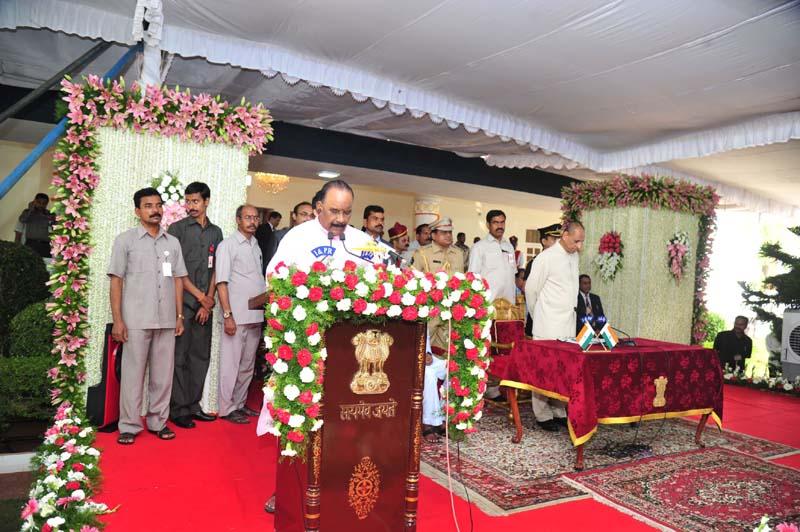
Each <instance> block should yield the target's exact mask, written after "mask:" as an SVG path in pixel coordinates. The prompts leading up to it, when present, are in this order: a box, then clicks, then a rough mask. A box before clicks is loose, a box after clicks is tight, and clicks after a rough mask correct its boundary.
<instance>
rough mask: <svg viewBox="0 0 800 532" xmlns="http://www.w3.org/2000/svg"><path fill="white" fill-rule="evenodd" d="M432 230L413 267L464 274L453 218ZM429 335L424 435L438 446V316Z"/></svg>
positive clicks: (442, 346)
mask: <svg viewBox="0 0 800 532" xmlns="http://www.w3.org/2000/svg"><path fill="white" fill-rule="evenodd" d="M430 229H431V239H432V242H431V243H430V244H427V245H424V246H422V247H420V248H419V249H417V250H416V251H415V252H414V261H413V265H414V268H417V269H419V270H420V271H423V272H425V273H437V272H441V271H443V272H446V273H448V274H453V273H455V272H461V273H464V268H465V263H466V260H465V259H466V257H465V255H464V252H463V251H462V250H461V249H460V248H458V247H457V246H454V245H453V223H452V222H451V221H450V218H440V219H439V220H437V221H435V222H433V223H432V224H431V225H430ZM428 336H429V339H430V342H429V346H428V353H427V354H426V356H425V359H426V360H425V364H426V366H425V381H424V385H423V389H422V435H423V437H424V438H425V440H426V441H427V442H429V443H435V442H437V441H439V436H441V435H443V434H444V416H443V415H442V406H441V398H440V397H439V389H438V381H440V380H444V379H445V377H446V375H447V366H446V363H445V358H446V353H447V324H446V323H444V322H442V320H440V319H439V318H438V317H437V318H433V319H431V320H430V321H428ZM430 345H432V346H434V347H435V348H436V349H435V351H437V352H439V353H442V354H444V357H439V356H438V355H434V354H433V351H434V349H431V348H430ZM439 350H441V351H439Z"/></svg>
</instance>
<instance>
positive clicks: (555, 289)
mask: <svg viewBox="0 0 800 532" xmlns="http://www.w3.org/2000/svg"><path fill="white" fill-rule="evenodd" d="M353 200H354V193H353V190H352V188H351V187H350V186H349V185H348V184H347V183H346V182H344V181H341V180H335V181H329V182H327V183H325V185H324V186H323V187H322V188H321V189H320V191H319V192H317V194H316V195H315V196H314V197H313V198H312V199H311V201H303V202H300V203H298V204H297V205H295V206H294V207H293V208H292V210H291V211H290V220H289V224H288V227H284V228H279V227H280V224H281V220H282V216H281V214H280V213H279V212H276V211H269V212H267V213H266V215H265V216H262V215H261V213H260V211H259V209H257V208H256V207H254V206H252V205H241V206H239V207H238V208H237V209H236V214H235V218H236V226H237V228H236V231H234V232H233V233H232V234H231V235H229V236H227V238H226V237H224V235H223V233H222V230H221V229H220V228H219V227H218V226H217V225H215V224H214V223H212V221H211V220H210V219H209V217H208V214H207V213H208V207H209V203H210V201H211V190H210V189H209V187H208V186H207V185H206V184H204V183H201V182H193V183H191V184H189V185H188V186H187V187H186V189H185V203H186V209H187V212H188V216H187V217H186V218H184V219H182V220H180V221H178V222H175V223H173V224H172V225H171V226H169V228H167V229H166V230H164V229H163V228H162V226H161V220H162V216H163V207H162V200H161V195H160V194H159V192H158V190H156V189H154V188H149V187H148V188H143V189H141V190H138V191H137V192H136V193H135V194H134V196H133V203H134V212H135V214H136V217H137V218H138V219H139V224H138V225H137V226H136V227H134V228H132V229H129V230H127V231H125V232H123V233H121V234H120V235H118V236H117V237H116V239H115V241H114V245H113V249H112V253H111V259H110V262H109V266H108V270H107V273H108V276H109V278H110V294H109V298H110V303H111V311H112V319H113V327H112V336H113V339H114V340H115V341H117V342H119V343H122V344H124V354H123V356H122V375H121V383H120V418H119V424H118V427H119V435H118V438H117V441H118V443H120V444H123V445H130V444H133V443H134V442H135V440H136V437H137V435H138V434H139V433H140V432H142V431H143V430H145V428H146V429H147V430H148V431H150V432H152V433H153V434H155V435H156V436H157V437H158V438H160V439H163V440H170V439H173V438H174V437H175V432H173V430H172V429H171V428H170V426H169V425H168V424H167V421H168V420H170V421H171V422H172V423H173V424H174V425H175V426H177V427H180V428H183V429H191V428H194V427H195V426H196V424H195V422H197V421H200V422H211V421H215V420H216V419H217V418H218V417H219V418H221V419H223V420H226V421H229V422H231V423H235V424H246V423H250V421H251V420H250V418H251V417H255V416H258V415H259V412H257V411H254V410H251V409H250V408H248V407H247V406H246V404H245V402H246V399H247V394H248V390H249V387H250V382H251V380H252V379H253V374H254V366H255V360H256V353H257V350H258V346H259V342H260V341H261V338H262V336H263V326H264V311H263V308H256V309H253V308H251V306H252V305H251V304H250V301H251V300H252V299H253V298H255V297H257V296H261V295H263V293H264V290H265V285H266V278H267V276H268V275H269V274H271V273H272V272H273V271H274V270H275V268H276V266H277V265H278V264H280V263H284V264H286V265H290V266H291V265H296V266H306V267H308V266H310V265H311V263H313V262H314V261H317V260H324V259H326V258H334V259H336V258H347V259H350V260H355V261H356V262H357V263H359V264H363V265H366V264H370V263H373V262H374V261H375V260H377V259H376V257H375V255H374V254H372V253H362V254H361V255H358V256H357V255H355V254H354V253H353V252H352V251H350V250H348V248H347V247H346V246H345V244H344V242H345V240H346V241H347V243H348V245H349V246H351V248H352V249H374V246H379V247H381V249H384V250H385V251H386V253H385V254H384V255H383V259H381V260H384V261H387V262H391V263H393V264H395V265H397V266H400V267H411V268H416V269H418V270H420V271H423V272H426V273H437V272H440V271H444V272H446V273H448V274H453V273H456V272H462V273H463V272H467V271H470V272H474V273H477V274H480V275H481V276H483V277H484V278H485V279H486V280H487V282H488V284H489V287H490V293H491V299H492V301H497V300H498V299H501V298H502V299H504V300H506V301H508V302H509V303H511V304H514V303H516V301H517V299H518V296H520V295H524V300H525V305H526V308H527V314H528V316H527V320H526V326H525V332H526V335H527V336H530V337H532V338H534V339H559V338H566V337H574V336H575V334H576V332H577V331H578V330H579V329H580V328H581V327H582V326H583V325H584V324H585V323H590V324H591V325H593V326H595V327H596V326H597V325H598V323H604V322H605V314H604V310H603V305H602V301H601V300H600V297H599V296H597V295H596V294H593V293H592V292H591V288H592V285H591V278H590V277H589V275H587V274H580V272H579V267H578V264H579V261H578V254H579V252H580V251H581V249H582V247H583V242H584V239H585V231H584V227H583V225H582V224H581V223H580V222H578V221H566V222H565V223H563V224H553V225H550V226H547V227H543V228H540V229H539V231H538V232H539V239H540V243H541V246H542V252H541V253H539V254H538V255H537V256H535V257H533V258H531V259H530V260H529V261H528V262H527V264H526V263H525V262H524V258H523V254H522V253H521V251H520V250H518V249H517V242H516V238H515V237H512V238H509V239H507V238H505V232H506V220H507V218H506V214H505V213H504V212H503V211H502V210H490V211H489V212H488V213H487V215H486V229H487V234H486V235H485V236H484V237H482V238H476V239H475V240H474V241H473V244H472V246H471V247H470V246H467V245H466V234H465V233H463V232H459V233H458V234H457V236H456V239H455V241H454V239H453V230H454V225H453V221H452V220H451V219H450V218H448V217H447V216H441V217H439V218H438V219H436V220H435V221H433V222H431V223H429V224H420V225H418V226H417V227H415V228H414V238H413V239H412V238H411V235H410V234H409V231H408V228H407V227H406V226H404V225H402V224H401V223H399V222H395V223H394V224H393V225H392V226H391V227H389V229H388V231H384V228H385V226H386V219H385V211H384V209H383V208H382V207H381V206H379V205H369V206H367V207H366V208H365V209H364V211H363V224H362V228H361V230H358V229H356V228H355V227H354V226H353V225H352V224H351V217H352V210H353ZM47 203H48V198H47V196H46V195H45V194H38V195H37V196H36V197H35V198H34V200H33V201H32V202H31V203H30V204H29V206H28V208H27V209H25V211H23V213H22V214H21V215H20V217H19V222H20V225H18V228H17V229H18V232H17V237H18V241H21V242H23V243H25V245H28V246H29V247H31V248H32V249H33V250H34V251H35V252H37V253H38V254H40V255H41V256H43V257H48V256H49V244H47V243H48V241H49V228H50V225H51V224H52V223H53V216H52V214H51V213H50V212H49V211H48V210H47ZM384 234H386V236H387V237H388V240H384ZM45 244H47V245H45ZM370 246H372V248H370ZM217 305H219V307H220V310H221V313H222V323H221V335H220V338H221V341H220V355H219V375H218V387H217V400H218V407H217V412H216V413H208V412H204V411H203V409H202V407H201V399H202V395H203V389H204V386H205V379H206V375H207V373H208V367H209V363H210V359H211V340H212V333H213V327H214V326H215V321H214V320H213V319H212V313H213V311H214V309H215V307H216V306H217ZM217 326H219V325H217ZM746 326H747V319H746V318H744V317H742V316H739V317H737V318H736V321H735V325H734V328H733V330H731V331H726V332H724V333H720V335H719V336H718V337H717V341H716V342H715V345H714V347H715V349H717V350H718V352H719V353H720V356H721V358H722V359H723V363H729V364H731V365H735V366H742V365H743V364H744V359H746V358H747V357H748V356H749V355H750V352H751V350H752V343H751V342H750V339H749V338H748V337H747V336H746V335H745V334H744V330H745V328H746ZM448 342H449V337H448V334H447V328H446V324H444V323H442V321H441V320H440V319H438V318H434V319H432V320H430V321H429V323H428V339H427V349H426V351H427V353H426V366H425V377H424V389H423V437H424V438H425V439H426V441H429V442H431V443H435V442H438V441H440V439H441V437H442V435H443V434H444V422H445V419H444V416H443V409H442V399H441V392H440V389H439V382H440V381H443V380H444V378H445V373H446V372H445V368H446V353H447V352H448ZM148 367H149V373H148V372H146V368H148ZM145 386H147V395H148V404H147V407H146V415H145V418H144V423H143V422H142V417H141V415H140V414H141V412H142V409H143V390H144V387H145ZM486 397H487V398H489V399H495V400H503V398H502V396H501V395H500V393H499V389H498V388H497V387H490V388H489V389H488V390H487V392H486ZM532 406H533V412H534V415H535V419H536V421H535V423H536V425H537V426H538V427H540V428H542V429H544V430H547V431H558V430H561V428H562V427H565V426H566V411H565V408H564V406H565V405H564V403H563V402H560V401H557V400H554V399H551V398H548V397H544V396H540V395H539V394H536V393H534V394H533V400H532ZM261 415H264V414H263V412H262V413H261ZM266 508H267V510H268V511H272V510H274V501H273V500H271V501H270V502H269V503H268V504H267V507H266Z"/></svg>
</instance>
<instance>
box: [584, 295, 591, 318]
mask: <svg viewBox="0 0 800 532" xmlns="http://www.w3.org/2000/svg"><path fill="white" fill-rule="evenodd" d="M584 298H585V300H586V314H589V315H591V313H592V302H591V300H590V299H589V295H588V294H587V295H585V296H584Z"/></svg>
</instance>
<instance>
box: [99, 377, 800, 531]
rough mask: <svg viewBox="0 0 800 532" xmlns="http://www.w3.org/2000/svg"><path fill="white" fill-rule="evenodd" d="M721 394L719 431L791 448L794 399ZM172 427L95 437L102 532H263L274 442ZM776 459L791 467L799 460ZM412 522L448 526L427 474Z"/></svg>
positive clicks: (592, 521) (585, 508)
mask: <svg viewBox="0 0 800 532" xmlns="http://www.w3.org/2000/svg"><path fill="white" fill-rule="evenodd" d="M725 394H726V396H725V419H724V422H725V427H726V428H729V429H731V430H736V431H739V432H745V433H747V434H751V435H754V436H758V437H761V438H766V439H771V440H774V441H778V442H781V443H784V444H787V445H792V446H794V447H798V448H800V431H797V429H796V427H798V426H800V400H798V399H795V398H790V397H783V396H778V395H776V394H769V393H766V392H761V391H757V390H750V389H745V388H739V387H733V386H726V387H725ZM793 428H794V429H793ZM175 430H176V432H177V435H178V436H177V438H176V439H175V440H173V441H160V440H158V439H157V438H156V437H155V436H153V435H151V434H142V435H140V436H139V438H137V441H136V444H135V445H133V446H130V447H123V446H120V445H117V444H116V443H115V439H116V433H113V434H100V435H99V437H98V445H99V446H100V447H101V449H102V450H103V451H104V453H103V457H102V462H101V465H102V467H103V477H104V481H103V489H102V493H101V495H100V497H99V499H100V500H101V501H102V502H105V503H107V504H108V505H109V506H111V507H115V506H118V509H117V511H116V512H115V513H114V514H111V515H109V516H107V517H106V518H105V521H106V522H107V523H108V524H109V526H110V528H109V530H111V531H113V532H116V531H128V530H130V531H137V532H138V531H141V530H174V531H183V530H193V531H205V530H208V531H218V530H272V518H271V517H270V516H269V515H267V514H266V513H264V510H263V506H264V502H265V501H266V499H267V498H268V497H269V495H270V494H271V493H272V490H273V487H274V478H275V477H274V463H273V462H272V460H273V457H274V455H275V452H274V450H273V449H272V446H273V445H274V443H273V440H272V439H271V438H257V437H256V436H255V434H254V425H253V424H251V425H244V426H239V425H233V424H231V423H228V422H225V421H215V422H213V423H198V428H196V429H193V430H181V429H178V428H176V429H175ZM601 430H602V427H601ZM775 462H776V463H780V464H783V465H788V466H794V467H798V468H800V455H793V456H789V457H786V458H780V459H776V460H775ZM455 502H456V511H457V514H458V516H459V522H460V526H461V530H462V531H467V530H469V512H468V507H467V504H466V502H465V501H462V500H460V499H459V498H458V497H456V498H455ZM472 516H473V528H474V530H503V531H513V530H526V531H527V530H531V529H532V528H534V529H536V530H547V531H549V530H581V529H585V530H615V531H625V530H648V529H650V528H649V527H648V526H647V525H645V524H643V523H641V522H639V521H636V520H634V519H633V518H631V517H629V516H627V515H624V514H622V513H620V512H618V511H616V510H614V509H613V508H610V507H608V506H604V505H602V504H600V503H597V502H595V501H593V500H589V499H586V500H581V501H575V502H569V503H564V504H559V505H555V506H550V507H546V508H540V509H537V510H532V511H528V512H523V513H518V514H513V515H511V516H508V517H491V516H487V515H486V514H484V513H482V512H481V511H480V510H479V509H478V508H476V507H475V506H474V505H473V507H472ZM418 522H419V526H418V529H419V530H422V531H426V530H436V531H444V530H455V527H454V526H453V522H452V515H451V510H450V500H449V494H448V492H447V490H446V489H444V488H442V487H440V486H439V485H437V484H435V483H434V482H432V481H430V480H428V479H427V478H423V479H422V481H421V483H420V509H419V521H418Z"/></svg>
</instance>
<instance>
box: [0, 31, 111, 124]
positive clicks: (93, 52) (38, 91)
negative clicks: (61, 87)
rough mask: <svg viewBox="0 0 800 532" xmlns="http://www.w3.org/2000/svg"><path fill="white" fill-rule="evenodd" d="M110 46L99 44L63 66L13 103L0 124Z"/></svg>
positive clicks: (108, 44)
mask: <svg viewBox="0 0 800 532" xmlns="http://www.w3.org/2000/svg"><path fill="white" fill-rule="evenodd" d="M110 46H111V43H110V42H100V43H97V44H96V45H94V46H93V47H91V48H90V49H89V50H88V51H87V52H86V53H84V54H83V55H82V56H80V57H79V58H77V59H76V60H75V61H73V62H72V63H70V64H69V65H67V66H65V67H64V68H62V69H61V70H59V71H58V73H56V74H55V75H53V76H52V77H51V78H50V79H48V80H47V81H45V82H44V83H42V84H41V85H39V86H38V87H36V88H35V89H34V90H33V91H31V92H29V93H28V94H26V95H25V97H24V98H22V99H20V100H18V101H17V102H15V103H14V104H13V105H12V106H11V107H9V108H8V109H6V110H5V111H3V112H2V113H0V124H2V123H3V122H5V121H6V120H7V119H9V118H11V117H12V116H14V115H15V114H17V113H18V112H20V111H22V110H23V109H25V108H26V107H27V106H28V105H30V104H31V103H32V102H33V101H34V100H36V98H38V97H39V96H41V95H42V94H44V93H45V92H46V91H48V90H49V89H50V88H51V87H52V86H53V85H55V84H56V83H58V82H60V81H61V78H63V77H64V76H66V75H67V74H70V75H72V74H73V73H75V72H77V71H79V70H80V69H82V68H83V67H85V66H86V65H88V64H89V63H90V62H91V61H93V60H94V59H95V58H96V57H97V56H98V55H100V54H102V53H103V52H105V51H106V50H108V48H109V47H110Z"/></svg>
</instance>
